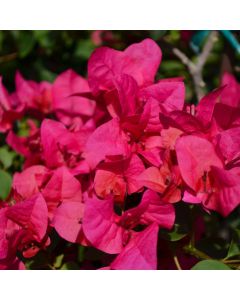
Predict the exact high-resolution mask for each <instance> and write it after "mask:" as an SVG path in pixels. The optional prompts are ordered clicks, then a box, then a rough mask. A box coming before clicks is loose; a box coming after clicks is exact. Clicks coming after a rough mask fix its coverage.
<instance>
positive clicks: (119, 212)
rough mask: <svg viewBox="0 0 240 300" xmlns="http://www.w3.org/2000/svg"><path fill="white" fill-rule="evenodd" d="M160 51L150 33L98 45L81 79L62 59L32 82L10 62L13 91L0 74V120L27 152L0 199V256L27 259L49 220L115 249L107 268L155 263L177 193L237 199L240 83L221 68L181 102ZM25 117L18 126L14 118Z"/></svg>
mask: <svg viewBox="0 0 240 300" xmlns="http://www.w3.org/2000/svg"><path fill="white" fill-rule="evenodd" d="M161 58H162V53H161V50H160V49H159V47H158V45H157V44H156V43H155V42H154V41H152V40H150V39H146V40H143V41H142V42H141V43H138V44H133V45H131V46H130V47H128V48H127V49H125V50H124V51H117V50H113V49H110V48H107V47H101V48H98V49H97V50H95V51H94V52H93V54H92V55H91V57H90V59H89V62H88V78H87V79H84V78H82V77H81V76H79V75H78V74H76V73H75V72H74V71H72V70H67V71H65V72H63V73H62V74H60V75H59V76H58V77H57V78H56V80H55V81H54V83H53V84H50V83H48V82H41V83H36V82H34V81H28V80H25V79H24V78H23V77H22V76H21V74H20V73H17V74H16V91H15V92H14V93H11V94H10V93H8V92H7V90H6V89H5V88H4V86H3V84H2V83H1V82H0V130H1V132H4V133H6V142H7V144H8V145H9V146H10V147H11V148H12V149H14V150H15V151H16V152H18V153H19V154H21V155H23V156H24V158H25V161H24V166H23V170H22V172H20V173H18V172H17V173H15V174H14V177H13V184H12V192H11V195H10V196H9V198H8V200H7V201H6V202H5V203H4V204H1V208H0V224H1V225H0V268H2V269H17V268H19V269H23V268H24V264H23V263H22V261H21V259H20V257H25V258H29V257H32V256H34V255H35V254H36V253H37V252H38V251H39V250H41V249H45V248H46V247H47V246H48V245H49V244H50V243H51V240H50V238H49V233H50V232H51V230H52V229H53V228H54V229H55V230H56V231H57V233H58V234H59V236H61V237H62V238H63V239H65V240H67V241H69V242H72V243H78V244H81V245H84V246H92V247H95V248H97V249H99V250H101V251H103V252H105V253H109V254H114V255H115V256H114V259H113V260H112V262H111V264H110V265H109V266H106V269H156V268H157V242H158V231H159V228H165V229H169V230H170V229H171V228H172V227H173V225H174V223H175V208H174V203H176V202H179V201H184V202H188V203H193V204H197V205H201V206H202V208H203V209H204V210H206V211H207V212H209V213H210V212H211V210H214V211H217V212H219V213H220V214H221V215H223V216H225V217H226V216H227V215H229V214H230V213H231V212H232V211H233V210H234V209H235V208H236V207H237V206H238V204H239V203H240V86H239V85H238V83H237V82H236V80H235V79H234V78H233V77H232V75H230V74H225V75H224V77H223V85H222V87H220V88H219V89H217V90H214V91H213V92H212V93H210V94H208V95H207V96H205V97H204V98H203V99H202V100H201V101H200V103H199V104H198V105H196V106H194V105H187V104H185V103H184V99H185V87H184V83H183V79H182V78H170V79H161V80H158V81H155V75H156V72H157V70H158V67H159V65H160V62H161ZM24 117H27V118H28V120H27V122H28V126H29V131H28V132H29V134H28V136H25V137H21V136H19V135H18V132H17V130H16V128H15V130H13V124H16V123H17V120H21V119H22V118H24ZM34 120H37V121H38V122H37V123H36V122H35V121H34ZM38 124H39V126H38ZM2 203H3V202H2Z"/></svg>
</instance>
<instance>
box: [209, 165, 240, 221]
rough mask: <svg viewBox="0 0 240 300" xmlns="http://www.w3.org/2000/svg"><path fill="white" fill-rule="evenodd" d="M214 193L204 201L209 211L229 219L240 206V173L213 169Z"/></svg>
mask: <svg viewBox="0 0 240 300" xmlns="http://www.w3.org/2000/svg"><path fill="white" fill-rule="evenodd" d="M211 175H212V180H213V189H212V193H211V194H210V195H209V197H208V198H207V199H205V200H204V201H203V205H204V206H205V207H206V208H207V209H212V210H215V211H217V212H219V213H220V214H221V215H223V216H224V217H227V216H228V215H229V214H230V213H231V212H232V211H233V210H234V209H235V208H236V207H237V206H238V205H239V204H240V171H238V173H236V172H235V171H234V170H223V169H221V168H218V167H214V166H213V167H211Z"/></svg>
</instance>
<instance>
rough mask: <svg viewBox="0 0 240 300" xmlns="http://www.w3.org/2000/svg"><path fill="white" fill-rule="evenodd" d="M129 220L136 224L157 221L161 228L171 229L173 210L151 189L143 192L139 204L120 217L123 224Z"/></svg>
mask: <svg viewBox="0 0 240 300" xmlns="http://www.w3.org/2000/svg"><path fill="white" fill-rule="evenodd" d="M129 220H130V222H131V223H133V222H134V221H135V222H136V225H137V224H143V225H149V224H152V223H154V222H155V223H157V224H158V225H159V226H160V227H161V228H167V229H171V228H172V226H173V224H174V221H175V210H174V206H173V205H172V204H168V203H165V202H164V201H163V200H162V199H161V196H160V195H159V194H157V193H156V192H153V191H151V190H147V191H145V192H144V194H143V196H142V200H141V202H140V204H139V205H138V206H136V207H134V208H131V209H129V210H127V211H126V212H125V213H124V214H123V215H122V218H121V222H122V223H123V224H124V223H125V222H126V223H127V222H128V221H129Z"/></svg>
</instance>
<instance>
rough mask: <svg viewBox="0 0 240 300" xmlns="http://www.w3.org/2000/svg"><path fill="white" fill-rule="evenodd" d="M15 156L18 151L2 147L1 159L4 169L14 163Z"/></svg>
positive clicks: (0, 150)
mask: <svg viewBox="0 0 240 300" xmlns="http://www.w3.org/2000/svg"><path fill="white" fill-rule="evenodd" d="M15 156H16V153H15V152H13V151H9V150H8V149H7V147H5V146H4V147H1V148H0V161H1V163H2V164H3V167H4V169H7V168H9V167H10V166H11V165H12V162H13V159H14V157H15Z"/></svg>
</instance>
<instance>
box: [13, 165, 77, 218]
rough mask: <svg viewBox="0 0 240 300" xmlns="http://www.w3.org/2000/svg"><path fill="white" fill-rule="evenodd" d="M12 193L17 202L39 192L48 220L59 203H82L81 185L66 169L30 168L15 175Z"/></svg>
mask: <svg viewBox="0 0 240 300" xmlns="http://www.w3.org/2000/svg"><path fill="white" fill-rule="evenodd" d="M13 191H14V197H15V199H16V200H18V201H22V200H24V199H26V198H28V197H31V196H33V195H35V194H37V193H39V192H41V194H42V195H43V197H44V199H45V201H46V203H47V207H48V215H49V218H50V219H52V218H53V216H54V213H55V210H56V208H57V207H58V206H59V205H60V204H61V203H65V202H78V203H81V202H82V189H81V184H80V182H79V181H78V180H77V179H76V178H75V177H74V176H73V175H72V174H71V173H70V171H69V170H68V169H67V168H66V167H60V168H58V169H56V170H54V171H51V170H48V169H47V168H45V167H44V166H32V167H30V168H27V169H25V170H24V171H23V172H21V173H15V175H14V178H13Z"/></svg>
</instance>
